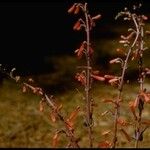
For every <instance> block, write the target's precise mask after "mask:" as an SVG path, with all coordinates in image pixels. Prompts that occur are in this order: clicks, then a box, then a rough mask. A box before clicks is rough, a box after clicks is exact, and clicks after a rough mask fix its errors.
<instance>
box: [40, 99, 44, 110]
mask: <svg viewBox="0 0 150 150" xmlns="http://www.w3.org/2000/svg"><path fill="white" fill-rule="evenodd" d="M39 111H40V112H43V111H44V103H43V101H40V108H39Z"/></svg>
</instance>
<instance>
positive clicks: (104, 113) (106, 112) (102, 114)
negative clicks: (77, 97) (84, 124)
mask: <svg viewBox="0 0 150 150" xmlns="http://www.w3.org/2000/svg"><path fill="white" fill-rule="evenodd" d="M108 113H109V110H106V111H104V112H103V113H101V116H104V115H106V114H108Z"/></svg>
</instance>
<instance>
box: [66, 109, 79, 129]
mask: <svg viewBox="0 0 150 150" xmlns="http://www.w3.org/2000/svg"><path fill="white" fill-rule="evenodd" d="M79 111H80V106H77V108H76V109H75V110H74V111H73V112H72V113H71V114H70V116H69V118H68V119H67V121H66V123H67V128H68V129H69V130H72V129H73V125H74V121H75V119H76V117H77V115H78V113H79Z"/></svg>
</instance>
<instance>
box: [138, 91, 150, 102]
mask: <svg viewBox="0 0 150 150" xmlns="http://www.w3.org/2000/svg"><path fill="white" fill-rule="evenodd" d="M140 95H141V96H143V98H144V101H145V102H146V103H150V94H147V93H144V92H141V94H140Z"/></svg>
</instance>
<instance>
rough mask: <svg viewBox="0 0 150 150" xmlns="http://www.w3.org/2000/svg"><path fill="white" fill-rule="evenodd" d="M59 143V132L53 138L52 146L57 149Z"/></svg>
mask: <svg viewBox="0 0 150 150" xmlns="http://www.w3.org/2000/svg"><path fill="white" fill-rule="evenodd" d="M58 142H59V132H58V131H57V132H56V133H55V134H54V136H53V140H52V146H53V147H56V146H57V145H58Z"/></svg>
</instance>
